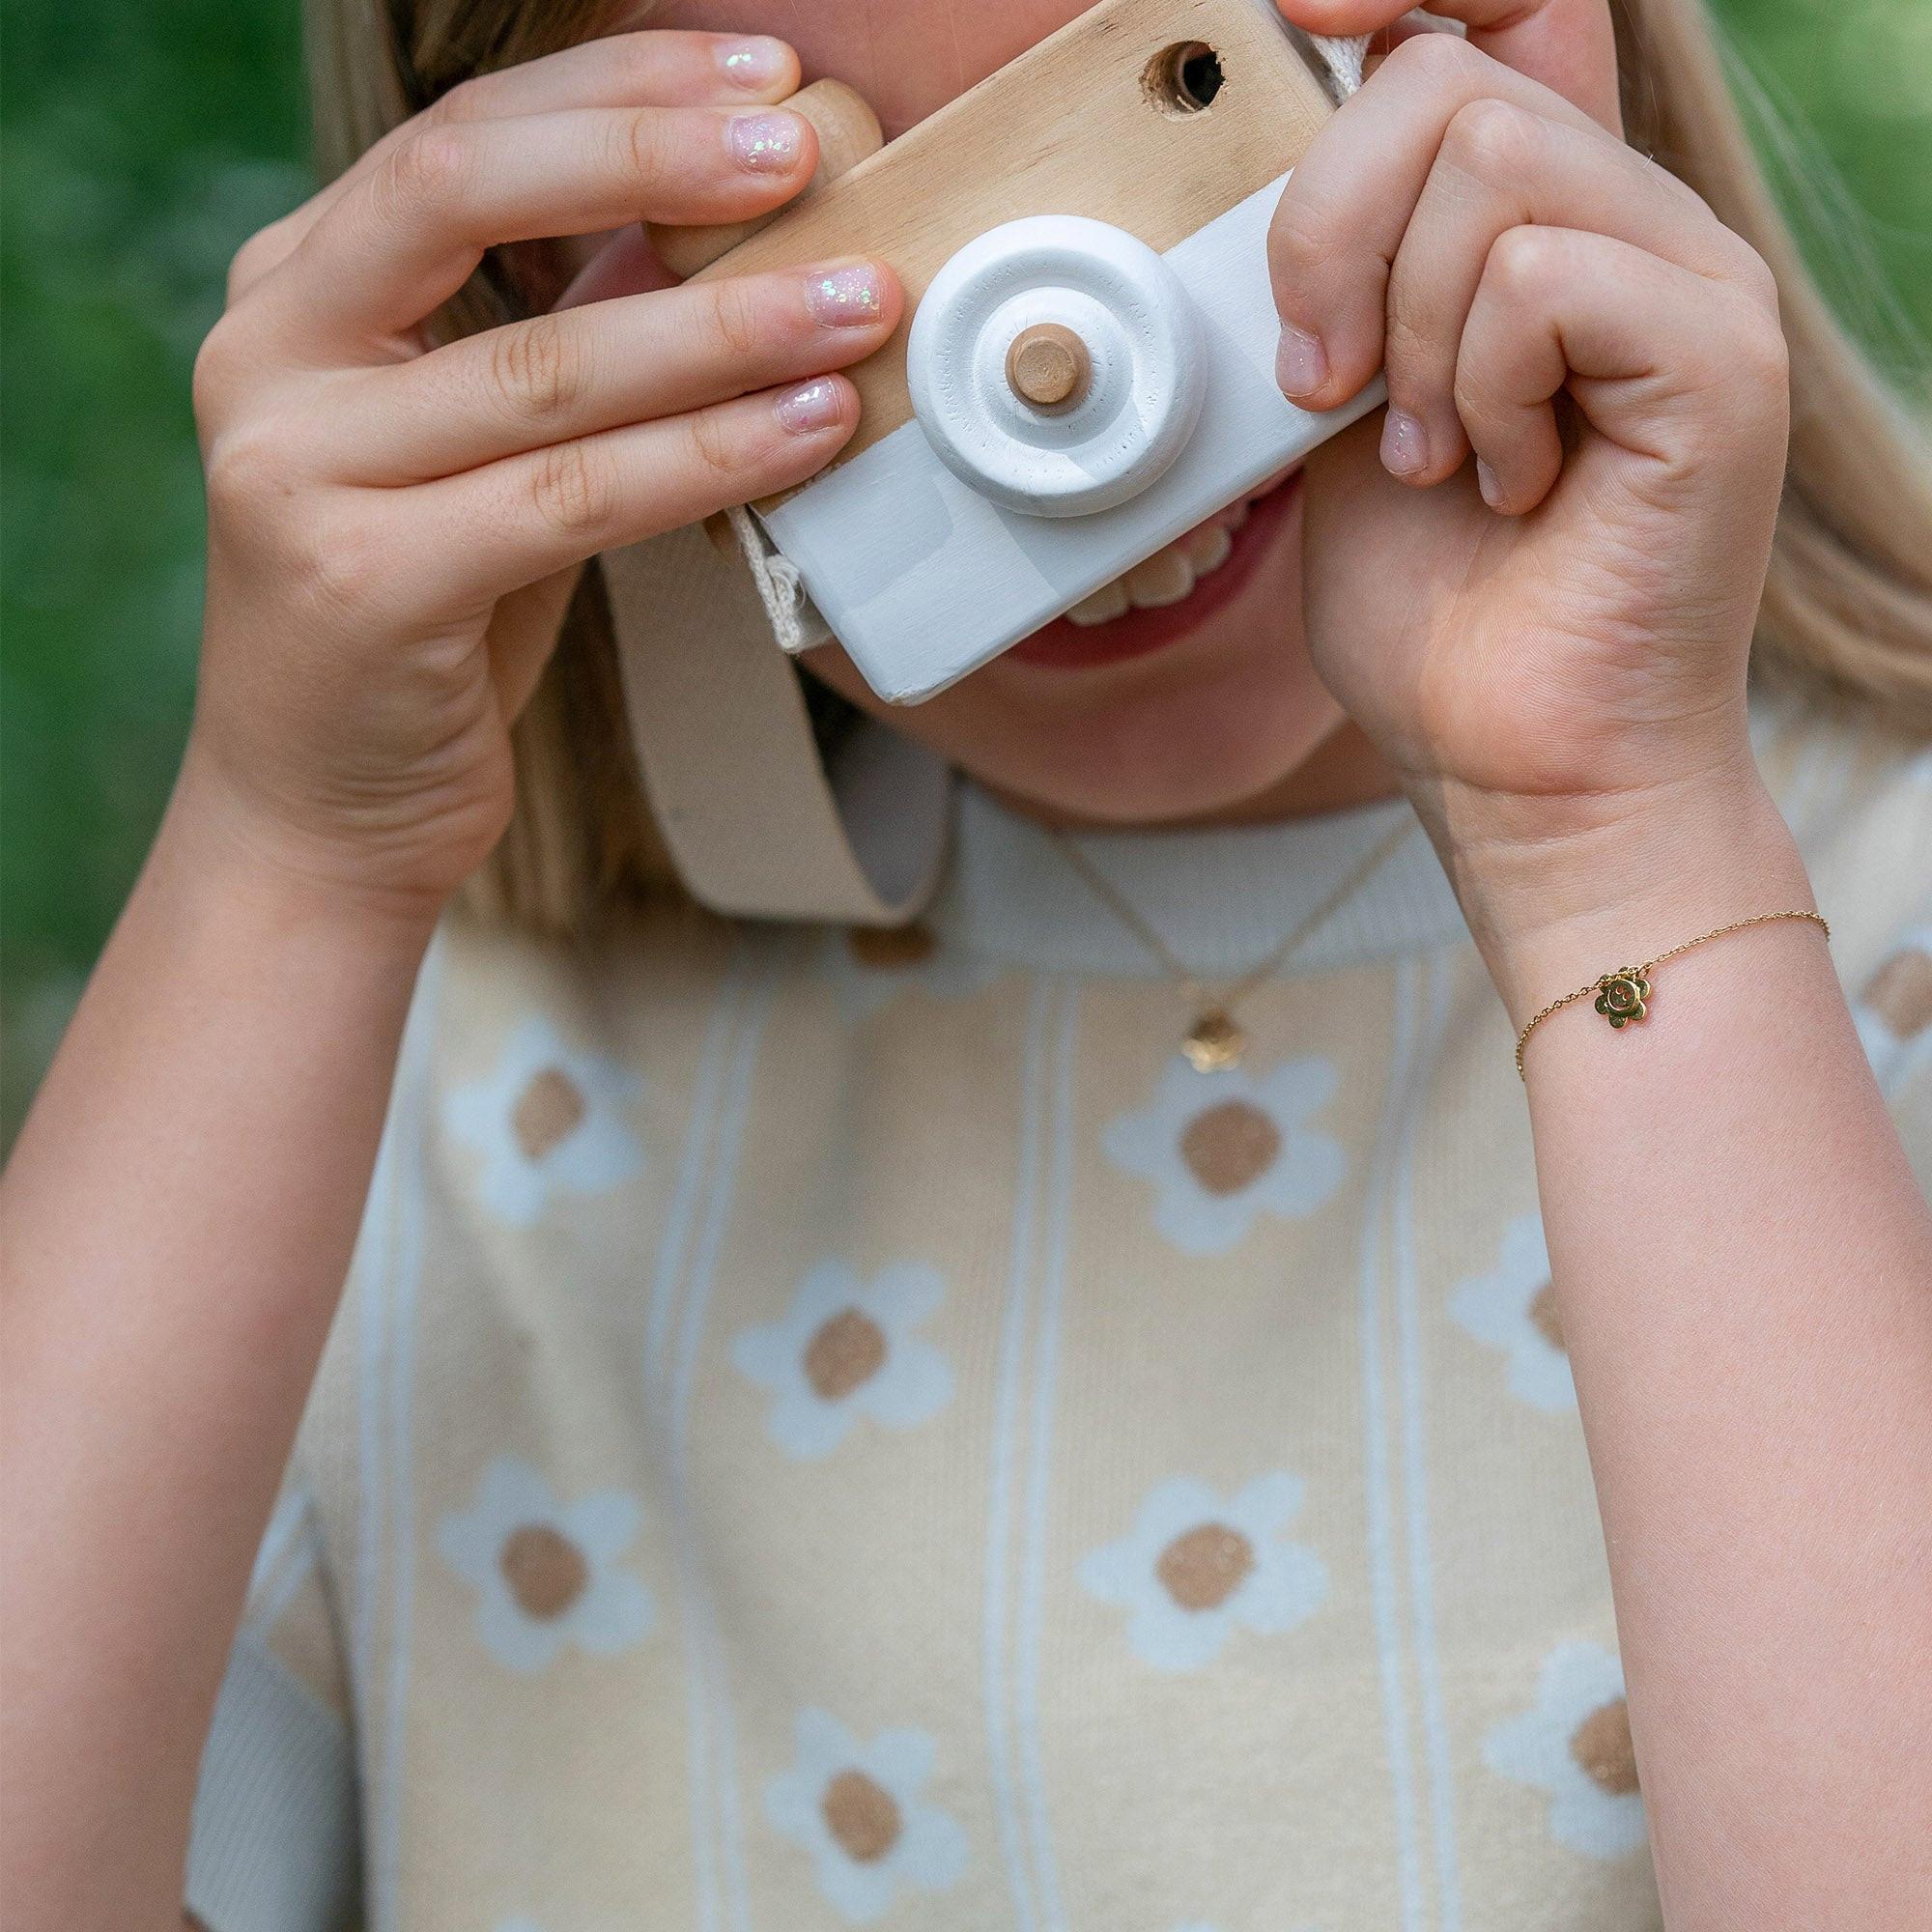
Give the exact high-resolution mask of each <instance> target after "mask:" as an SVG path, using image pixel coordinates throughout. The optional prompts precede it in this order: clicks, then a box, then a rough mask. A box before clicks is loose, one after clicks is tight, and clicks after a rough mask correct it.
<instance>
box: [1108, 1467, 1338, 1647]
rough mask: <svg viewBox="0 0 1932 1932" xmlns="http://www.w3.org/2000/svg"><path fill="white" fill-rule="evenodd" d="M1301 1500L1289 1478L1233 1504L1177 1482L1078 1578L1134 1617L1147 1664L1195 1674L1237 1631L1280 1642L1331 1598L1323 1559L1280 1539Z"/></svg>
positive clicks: (1151, 1497)
mask: <svg viewBox="0 0 1932 1932" xmlns="http://www.w3.org/2000/svg"><path fill="white" fill-rule="evenodd" d="M1301 1500H1302V1483H1301V1479H1300V1478H1299V1477H1298V1476H1292V1475H1289V1474H1287V1473H1286V1472H1285V1471H1277V1472H1275V1473H1273V1474H1270V1475H1265V1476H1258V1477H1256V1479H1255V1480H1254V1481H1253V1482H1251V1483H1249V1484H1248V1485H1247V1486H1246V1487H1245V1488H1244V1489H1242V1490H1240V1491H1238V1492H1236V1494H1235V1495H1233V1496H1231V1497H1223V1496H1220V1495H1218V1494H1217V1493H1216V1492H1214V1491H1213V1490H1212V1489H1211V1488H1209V1487H1208V1484H1206V1483H1203V1482H1200V1481H1198V1480H1196V1479H1195V1478H1194V1477H1192V1476H1171V1477H1169V1478H1168V1479H1167V1481H1165V1482H1163V1483H1158V1484H1156V1485H1155V1486H1154V1487H1153V1488H1152V1489H1151V1490H1150V1491H1149V1492H1148V1493H1147V1495H1146V1497H1145V1498H1144V1499H1143V1501H1142V1503H1141V1507H1140V1513H1139V1515H1138V1516H1137V1517H1136V1519H1135V1520H1134V1526H1133V1528H1132V1529H1131V1530H1129V1531H1128V1532H1127V1534H1126V1535H1125V1536H1123V1537H1122V1539H1121V1540H1120V1541H1119V1542H1118V1543H1110V1544H1108V1545H1106V1546H1105V1547H1104V1548H1099V1549H1095V1550H1094V1551H1093V1552H1092V1553H1091V1554H1090V1555H1088V1556H1087V1557H1086V1558H1085V1559H1084V1560H1083V1561H1082V1563H1081V1565H1080V1581H1081V1583H1082V1584H1083V1585H1084V1586H1085V1587H1086V1589H1087V1590H1088V1591H1090V1592H1091V1593H1092V1594H1093V1595H1094V1596H1095V1597H1098V1598H1099V1599H1100V1600H1101V1602H1102V1603H1107V1604H1114V1605H1119V1606H1120V1607H1121V1608H1122V1609H1124V1610H1125V1611H1126V1612H1127V1641H1128V1643H1129V1644H1130V1645H1131V1646H1132V1648H1133V1651H1134V1654H1135V1655H1136V1656H1137V1657H1139V1658H1140V1659H1141V1661H1142V1662H1145V1663H1150V1664H1151V1665H1152V1666H1153V1667H1154V1668H1155V1669H1156V1670H1198V1669H1200V1668H1201V1667H1202V1666H1203V1665H1204V1664H1207V1663H1210V1662H1213V1660H1214V1658H1215V1657H1216V1656H1218V1655H1219V1653H1220V1651H1221V1648H1222V1646H1223V1645H1224V1644H1225V1643H1226V1642H1227V1641H1228V1638H1229V1637H1230V1636H1231V1635H1232V1634H1233V1633H1234V1632H1235V1631H1236V1630H1245V1631H1251V1632H1253V1633H1254V1634H1256V1635H1258V1636H1279V1635H1281V1634H1283V1633H1284V1632H1287V1631H1292V1630H1293V1629H1294V1627H1295V1626H1296V1625H1297V1624H1299V1623H1302V1622H1303V1621H1305V1620H1306V1619H1307V1618H1308V1617H1310V1616H1311V1615H1313V1614H1314V1612H1315V1610H1316V1609H1317V1608H1318V1607H1319V1606H1320V1605H1321V1600H1322V1598H1323V1597H1325V1596H1326V1595H1327V1592H1328V1573H1327V1571H1326V1569H1325V1568H1323V1566H1322V1563H1321V1558H1320V1557H1318V1556H1317V1555H1316V1554H1315V1552H1314V1551H1313V1550H1311V1549H1309V1548H1306V1547H1305V1546H1304V1545H1301V1544H1298V1543H1292V1542H1289V1541H1287V1540H1285V1539H1284V1537H1283V1535H1282V1532H1283V1530H1284V1529H1285V1528H1286V1527H1287V1526H1288V1524H1289V1523H1290V1522H1291V1521H1292V1520H1293V1518H1294V1516H1295V1513H1296V1512H1297V1511H1298V1510H1299V1509H1300V1508H1301Z"/></svg>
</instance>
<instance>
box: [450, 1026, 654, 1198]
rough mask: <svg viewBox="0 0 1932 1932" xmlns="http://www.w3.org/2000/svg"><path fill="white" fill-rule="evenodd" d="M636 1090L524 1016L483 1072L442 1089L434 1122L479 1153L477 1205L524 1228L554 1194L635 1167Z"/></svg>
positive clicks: (579, 1191) (616, 1181) (629, 1079)
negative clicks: (440, 1111)
mask: <svg viewBox="0 0 1932 1932" xmlns="http://www.w3.org/2000/svg"><path fill="white" fill-rule="evenodd" d="M640 1091H641V1083H640V1082H639V1079H638V1077H637V1076H636V1075H635V1074H634V1073H632V1072H630V1071H629V1070H628V1069H627V1068H625V1067H623V1066H620V1065H617V1064H616V1063H615V1062H614V1061H611V1060H607V1059H604V1058H603V1057H602V1056H600V1055H598V1054H594V1053H586V1052H582V1051H580V1050H579V1049H577V1048H575V1047H572V1046H570V1045H568V1044H567V1043H566V1042H565V1041H564V1039H563V1037H562V1036H561V1035H560V1034H559V1033H558V1032H557V1030H556V1028H555V1027H554V1025H553V1024H552V1023H551V1021H550V1020H549V1019H548V1018H546V1017H545V1016H544V1015H542V1014H540V1013H539V1014H533V1015H531V1017H529V1018H528V1019H526V1020H525V1021H524V1023H523V1024H522V1025H521V1026H520V1027H518V1029H517V1030H516V1032H515V1033H514V1034H512V1035H511V1036H510V1037H509V1039H508V1040H507V1041H506V1042H505V1043H504V1046H503V1050H502V1052H501V1053H500V1054H499V1055H498V1057H497V1065H496V1066H495V1068H494V1069H493V1070H492V1071H491V1072H490V1073H489V1074H487V1075H486V1076H485V1077H484V1078H483V1079H481V1080H474V1081H471V1082H469V1084H467V1085H465V1086H460V1087H456V1088H453V1089H452V1090H451V1091H450V1094H449V1096H448V1098H447V1100H446V1101H445V1102H444V1124H445V1125H446V1127H447V1128H448V1131H449V1134H450V1136H451V1138H452V1139H453V1140H455V1141H456V1142H457V1143H458V1144H459V1145H461V1146H463V1147H466V1148H469V1149H470V1150H471V1151H474V1152H475V1153H476V1154H478V1155H479V1156H480V1157H481V1163H482V1164H481V1167H480V1170H479V1172H478V1175H477V1179H476V1191H477V1196H478V1198H479V1200H480V1201H481V1202H482V1204H483V1206H484V1207H485V1208H486V1209H487V1210H488V1211H489V1212H490V1213H491V1214H493V1215H494V1216H495V1217H496V1218H497V1220H499V1221H503V1222H506V1223H508V1224H509V1226H511V1227H513V1228H527V1227H530V1226H532V1225H533V1224H534V1223H535V1222H536V1221H537V1219H538V1218H539V1217H540V1216H541V1215H542V1213H543V1211H544V1209H545V1208H546V1207H547V1206H548V1205H549V1204H550V1202H551V1200H552V1199H553V1197H554V1196H556V1195H559V1194H566V1195H570V1194H575V1195H589V1194H602V1193H605V1192H607V1191H608V1190H610V1189H611V1188H613V1187H617V1186H620V1185H622V1183H623V1182H625V1181H626V1180H629V1179H631V1178H632V1176H633V1175H635V1174H636V1173H637V1172H638V1171H639V1168H640V1167H641V1166H642V1165H643V1151H642V1149H641V1148H640V1147H639V1144H638V1140H637V1137H636V1136H635V1135H634V1134H633V1133H632V1131H631V1128H630V1125H629V1123H628V1122H629V1114H630V1110H631V1108H632V1106H633V1105H634V1104H635V1102H636V1100H637V1098H638V1096H639V1092H640Z"/></svg>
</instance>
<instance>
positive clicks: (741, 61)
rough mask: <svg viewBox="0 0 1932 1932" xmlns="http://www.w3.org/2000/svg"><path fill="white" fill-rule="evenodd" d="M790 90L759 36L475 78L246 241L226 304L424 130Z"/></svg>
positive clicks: (748, 99) (651, 41)
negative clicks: (570, 111)
mask: <svg viewBox="0 0 1932 1932" xmlns="http://www.w3.org/2000/svg"><path fill="white" fill-rule="evenodd" d="M798 83H799V68H798V55H797V54H796V53H794V52H793V51H792V49H791V48H790V47H789V46H787V45H786V44H785V43H784V42H782V41H780V40H775V39H773V38H772V37H771V36H769V35H750V36H747V35H741V34H698V33H678V32H668V31H664V30H659V31H656V32H647V33H636V34H611V35H610V36H608V37H607V38H605V39H603V40H596V41H586V42H584V43H582V44H581V45H578V46H574V47H566V48H565V49H564V50H563V51H562V52H560V53H554V54H547V55H545V56H544V57H543V58H542V59H541V60H533V61H525V62H522V63H521V64H519V65H518V66H516V67H507V68H503V69H501V70H499V71H497V72H495V73H485V74H478V75H477V76H476V77H475V78H474V79H472V80H466V81H464V82H463V83H462V84H461V85H460V86H457V87H453V88H451V89H450V90H449V92H448V93H447V94H445V95H444V96H443V97H442V98H441V99H440V100H438V101H437V102H436V103H435V105H434V106H431V107H428V108H426V109H425V110H424V111H423V112H422V113H421V114H419V115H415V116H412V118H411V119H410V120H408V121H406V122H404V123H403V124H402V126H400V127H398V128H391V129H390V130H389V131H388V132H387V133H386V134H384V136H383V137H382V139H381V140H379V141H376V142H374V143H373V144H372V145H371V146H370V147H369V148H368V149H367V150H366V151H365V152H364V153H363V154H361V155H360V156H357V158H356V159H355V161H354V162H353V163H352V164H351V165H350V166H349V167H348V168H346V169H344V170H343V172H342V173H341V174H340V175H339V176H338V177H337V178H336V179H335V180H334V181H332V182H330V183H329V184H328V185H327V186H326V187H324V188H323V189H321V191H320V192H318V193H316V194H314V195H311V196H310V197H309V199H308V200H307V201H305V202H303V203H302V205H301V206H300V207H299V208H298V209H297V210H295V211H294V213H291V214H287V215H285V216H283V218H282V219H281V220H280V221H277V222H274V223H272V224H270V226H269V227H268V228H265V229H263V230H262V232H261V233H260V234H259V235H256V236H253V237H251V238H250V239H249V241H247V242H246V243H244V244H243V246H242V248H241V252H240V253H239V254H238V255H237V256H236V258H235V266H234V268H233V270H231V272H230V276H229V299H230V300H231V301H233V300H237V299H239V298H241V296H243V295H245V294H246V293H247V292H248V290H249V289H250V288H252V287H254V286H255V284H256V283H257V282H259V281H260V280H261V279H262V277H263V276H264V275H266V274H268V273H269V272H270V271H271V270H274V269H276V268H278V267H279V266H280V265H281V264H282V263H283V262H285V261H286V260H287V259H288V257H289V256H290V255H291V254H292V253H293V252H294V251H295V249H296V248H297V247H298V245H299V244H300V242H301V241H302V239H303V238H304V237H305V236H306V235H307V234H308V232H309V230H310V229H311V228H313V227H314V226H315V224H316V222H318V221H319V220H320V219H321V218H322V216H323V215H324V214H326V213H327V212H328V210H329V209H331V208H332V207H334V206H335V204H336V203H337V202H338V201H340V200H341V199H342V197H343V196H344V195H345V194H346V193H348V192H349V191H350V190H351V189H353V188H354V187H355V185H357V184H358V183H359V182H361V181H363V180H366V179H367V177H368V176H369V175H370V174H371V173H372V172H374V171H375V170H376V169H377V168H379V167H381V166H382V165H383V164H384V161H385V159H386V158H387V157H388V156H390V155H392V154H393V153H394V152H395V150H396V148H397V147H399V146H400V145H401V144H402V143H403V142H405V141H407V140H409V139H411V138H412V136H413V135H414V134H415V133H417V132H419V131H420V130H421V129H422V128H425V127H430V126H434V125H436V124H438V123H448V122H467V121H507V120H513V119H515V118H517V117H518V116H521V115H529V114H554V113H560V112H563V111H565V110H567V109H570V108H596V107H606V108H617V107H701V106H713V107H726V108H728V107H732V106H739V105H749V104H753V103H760V102H764V103H770V102H777V101H781V100H783V99H787V98H788V97H789V96H791V95H793V94H795V93H796V92H797V91H798Z"/></svg>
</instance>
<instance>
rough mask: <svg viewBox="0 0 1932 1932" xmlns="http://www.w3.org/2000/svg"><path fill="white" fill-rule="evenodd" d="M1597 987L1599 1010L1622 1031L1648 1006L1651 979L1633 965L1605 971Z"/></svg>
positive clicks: (1639, 1017) (1640, 1015) (1637, 1018)
mask: <svg viewBox="0 0 1932 1932" xmlns="http://www.w3.org/2000/svg"><path fill="white" fill-rule="evenodd" d="M1597 988H1598V991H1597V1010H1598V1011H1599V1012H1600V1013H1602V1014H1603V1016H1604V1017H1605V1019H1606V1020H1608V1021H1609V1023H1610V1024H1611V1025H1612V1026H1613V1027H1615V1028H1617V1029H1618V1030H1619V1031H1621V1030H1622V1029H1623V1028H1625V1027H1627V1026H1629V1025H1630V1023H1631V1022H1632V1021H1633V1020H1640V1019H1642V1018H1643V1016H1644V1014H1645V1013H1646V1012H1647V1011H1648V1010H1649V1009H1648V1008H1647V1007H1646V1006H1645V1005H1644V1002H1645V1001H1646V1000H1648V999H1649V998H1650V981H1649V980H1646V979H1645V978H1644V977H1643V975H1642V973H1641V972H1639V971H1638V970H1637V968H1636V967H1634V966H1626V967H1624V968H1623V970H1622V971H1621V972H1617V973H1605V975H1604V977H1603V978H1602V979H1601V980H1598V981H1597Z"/></svg>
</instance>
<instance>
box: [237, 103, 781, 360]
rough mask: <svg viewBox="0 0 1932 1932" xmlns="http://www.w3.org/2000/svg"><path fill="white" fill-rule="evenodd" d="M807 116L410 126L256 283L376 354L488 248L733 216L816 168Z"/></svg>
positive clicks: (326, 330)
mask: <svg viewBox="0 0 1932 1932" xmlns="http://www.w3.org/2000/svg"><path fill="white" fill-rule="evenodd" d="M817 161H818V146H817V136H816V135H815V134H814V133H813V132H812V129H811V125H810V122H808V121H807V120H806V119H805V117H804V116H803V115H800V114H794V113H791V112H789V111H787V110H786V109H784V108H778V107H761V108H758V109H755V110H753V111H752V112H749V113H743V114H725V113H722V112H720V111H718V110H716V109H710V108H663V107H644V108H618V109H604V108H599V109H572V110H569V111H565V112H560V113H555V114H532V115H526V116H524V117H522V118H519V119H517V120H511V121H480V122H469V123H452V124H449V125H446V126H439V127H430V128H422V129H420V130H419V131H418V132H417V133H415V134H414V135H412V137H411V139H410V140H408V141H406V142H404V143H403V144H401V145H400V146H399V147H397V148H396V149H395V150H394V151H393V152H392V153H391V154H390V156H388V157H387V159H386V160H385V161H384V163H383V164H382V165H381V166H380V167H378V168H376V169H375V170H374V171H372V172H371V173H370V174H369V175H368V176H367V177H366V178H365V179H364V180H363V181H361V182H360V183H359V184H358V185H357V186H356V187H355V190H354V191H353V192H351V193H350V194H347V195H345V196H344V197H343V198H342V200H341V201H340V202H338V203H337V204H336V205H335V207H333V208H332V209H330V210H329V211H328V212H327V213H326V214H325V215H324V216H323V217H322V219H321V220H319V221H318V222H317V223H316V224H315V226H314V228H313V229H311V230H310V232H309V234H308V237H307V239H306V240H305V241H303V242H302V243H301V245H300V246H299V247H298V249H297V250H296V252H295V254H294V255H293V256H291V257H290V259H289V260H288V261H287V262H286V263H285V264H284V265H283V267H282V269H281V270H279V271H278V272H277V273H276V274H275V276H274V277H273V278H272V279H271V280H270V281H269V282H268V283H265V284H263V285H262V286H261V287H260V288H259V289H258V290H257V292H256V293H257V298H258V300H259V301H260V302H262V303H263V304H265V306H266V313H265V321H266V322H267V324H268V326H270V327H275V328H278V329H279V330H280V331H281V332H282V334H283V338H284V339H286V340H290V341H292V342H294V343H297V344H303V343H306V344H308V345H311V346H312V348H313V349H314V350H315V351H316V352H318V353H325V354H327V355H329V356H330V357H331V359H333V358H334V357H335V356H338V355H343V354H354V353H355V351H356V349H357V348H359V349H360V350H361V351H362V352H363V353H364V354H365V355H371V358H372V359H386V358H387V357H388V356H389V355H393V354H394V353H395V352H394V347H393V341H394V338H395V337H396V336H397V335H399V334H402V333H405V332H407V331H409V330H412V329H413V328H414V327H415V326H416V325H417V324H418V323H420V322H421V321H422V320H423V318H424V317H425V316H428V315H430V314H432V313H433V312H434V311H435V310H436V309H437V308H438V307H439V306H440V304H441V303H442V302H444V301H446V300H447V299H448V298H450V297H451V296H452V295H454V294H455V293H456V291H457V290H458V289H460V288H461V287H462V286H463V285H464V283H465V282H466V281H468V280H469V276H470V274H471V273H472V272H473V271H474V270H475V268H476V265H477V263H478V262H480V261H481V260H482V259H483V255H484V252H485V250H486V249H489V248H491V247H495V246H497V245H498V244H501V243H505V242H512V241H535V240H538V239H540V238H549V237H554V236H562V235H589V234H595V233H597V232H599V231H600V230H603V229H613V228H621V227H624V226H626V225H627V224H628V223H631V222H634V221H637V220H639V219H640V218H641V219H645V220H658V221H675V222H693V223H709V222H723V221H739V220H744V219H747V218H748V217H750V216H752V215H754V214H761V213H765V212H766V211H767V210H769V209H772V208H775V207H777V206H779V205H780V204H781V203H782V202H784V201H786V200H788V199H790V197H791V196H792V195H794V194H796V193H798V192H799V190H800V189H802V188H803V187H804V186H805V185H806V183H807V182H809V181H810V179H811V173H812V170H813V168H814V167H815V166H816V165H817Z"/></svg>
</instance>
